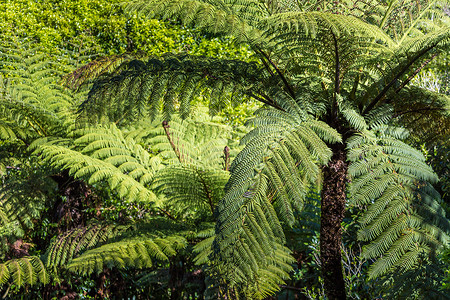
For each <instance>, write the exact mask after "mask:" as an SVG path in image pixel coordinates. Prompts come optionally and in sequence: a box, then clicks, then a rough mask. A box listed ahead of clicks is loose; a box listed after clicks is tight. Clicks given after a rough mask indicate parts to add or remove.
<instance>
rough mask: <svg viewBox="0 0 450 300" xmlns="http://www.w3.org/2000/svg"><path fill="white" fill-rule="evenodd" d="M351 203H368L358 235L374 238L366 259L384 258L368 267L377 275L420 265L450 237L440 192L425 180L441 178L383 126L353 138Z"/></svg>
mask: <svg viewBox="0 0 450 300" xmlns="http://www.w3.org/2000/svg"><path fill="white" fill-rule="evenodd" d="M348 147H349V159H350V160H351V161H352V162H353V163H352V164H351V165H350V168H349V174H350V175H351V176H352V185H351V187H350V190H349V192H350V194H351V199H352V203H353V204H356V205H360V206H363V205H367V209H366V210H365V212H364V213H363V215H362V217H361V218H360V222H361V229H360V231H359V233H358V237H359V239H361V240H363V241H370V242H371V243H370V244H369V245H367V246H366V247H365V248H364V251H363V255H364V256H365V257H366V258H375V257H380V256H382V257H381V258H380V259H378V260H377V261H376V263H374V264H373V265H372V266H371V268H370V272H369V274H370V276H372V277H377V276H379V275H382V274H385V273H386V272H393V271H394V270H396V269H400V271H406V270H408V269H411V268H414V267H416V266H417V265H418V264H419V263H420V262H421V261H422V260H423V258H422V256H423V255H426V254H425V253H427V254H431V252H434V251H435V249H436V248H438V247H439V246H441V245H446V244H447V243H448V241H449V236H448V234H449V232H450V223H449V222H448V220H447V219H446V216H445V211H444V210H443V209H442V208H441V207H440V204H439V202H440V197H439V194H438V193H437V192H436V191H435V190H434V189H433V187H432V186H431V185H429V184H426V183H423V182H424V181H429V182H434V181H436V180H437V176H436V175H435V174H434V173H433V171H432V169H431V168H430V167H429V166H428V165H426V164H425V158H424V157H423V155H422V154H421V153H420V152H419V151H417V150H415V149H413V148H412V147H410V146H408V145H407V144H405V143H403V142H401V141H400V140H398V134H396V132H395V130H393V129H391V128H389V127H386V126H382V127H379V128H374V131H372V132H369V131H368V132H365V133H363V134H361V135H357V136H354V137H353V138H351V139H349V143H348Z"/></svg>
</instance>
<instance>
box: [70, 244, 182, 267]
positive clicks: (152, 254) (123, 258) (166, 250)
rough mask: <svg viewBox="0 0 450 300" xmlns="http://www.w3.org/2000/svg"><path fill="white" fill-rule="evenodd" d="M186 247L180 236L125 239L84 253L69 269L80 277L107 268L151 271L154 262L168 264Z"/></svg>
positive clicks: (74, 260) (73, 261)
mask: <svg viewBox="0 0 450 300" xmlns="http://www.w3.org/2000/svg"><path fill="white" fill-rule="evenodd" d="M185 247H186V240H185V239H184V238H182V237H180V236H168V237H165V238H150V237H145V236H142V237H139V238H133V239H124V240H121V241H119V242H114V243H108V244H106V245H103V246H100V247H98V248H95V249H92V250H88V251H86V252H84V253H83V254H82V255H80V256H79V257H77V258H75V259H73V260H72V261H71V262H70V263H69V264H68V265H67V269H68V270H69V271H71V272H75V273H78V274H91V273H93V272H97V273H99V272H102V271H103V268H104V266H107V267H109V268H112V267H116V268H124V267H134V268H150V267H152V266H153V264H154V260H156V261H161V262H166V261H168V260H169V258H170V257H171V256H174V255H176V254H177V251H179V250H181V249H183V248H185Z"/></svg>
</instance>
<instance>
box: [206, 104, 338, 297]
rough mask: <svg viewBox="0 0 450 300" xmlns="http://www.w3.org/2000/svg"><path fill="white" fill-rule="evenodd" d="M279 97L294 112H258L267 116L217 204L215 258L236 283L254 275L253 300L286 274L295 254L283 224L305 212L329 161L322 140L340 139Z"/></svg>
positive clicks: (248, 290)
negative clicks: (310, 189) (312, 189)
mask: <svg viewBox="0 0 450 300" xmlns="http://www.w3.org/2000/svg"><path fill="white" fill-rule="evenodd" d="M279 101H280V103H281V104H282V105H283V106H284V107H285V109H286V110H288V112H289V113H288V112H286V113H285V112H281V111H275V110H270V109H269V110H261V111H260V112H259V113H260V114H261V115H262V117H261V118H259V117H258V116H257V117H256V118H255V119H254V120H253V123H254V124H257V125H258V126H257V127H256V128H255V129H254V130H253V131H251V132H250V133H249V134H248V135H247V136H246V137H244V139H243V142H245V143H246V144H247V145H246V147H245V148H244V149H243V150H242V152H241V153H239V154H238V156H237V157H236V158H235V160H234V161H233V164H232V167H231V178H230V180H229V181H228V183H227V186H226V194H225V196H224V198H223V199H222V200H221V201H220V202H219V205H218V208H217V210H218V221H217V227H216V232H217V237H216V240H215V242H214V257H215V258H216V259H218V260H219V261H221V262H222V264H223V265H222V266H221V271H222V272H223V273H222V274H221V275H222V276H223V277H224V279H226V280H227V282H229V284H230V285H231V286H234V285H236V284H243V280H248V278H251V279H252V280H251V282H254V284H248V283H247V284H245V286H246V288H245V292H244V293H246V294H248V296H249V297H253V298H264V297H266V296H267V295H270V294H271V293H273V292H274V291H275V290H277V289H278V287H277V285H278V284H280V283H281V282H282V280H283V279H285V278H286V276H285V275H287V273H288V272H289V270H290V267H289V262H290V261H291V260H290V259H291V258H289V257H290V256H289V251H288V250H287V249H286V248H284V247H283V246H282V244H283V243H284V242H285V241H284V234H283V232H282V230H281V222H285V223H286V224H287V225H292V223H293V221H294V218H293V212H294V211H301V209H302V206H303V201H304V198H305V195H306V191H307V189H308V185H309V184H311V183H313V182H314V180H315V178H316V177H317V176H318V174H319V169H318V167H317V162H320V163H326V162H327V161H328V160H329V159H330V157H331V151H329V149H328V147H327V146H326V144H325V143H324V142H323V139H326V140H329V141H333V142H337V141H340V136H339V135H338V134H337V133H336V132H334V131H333V130H332V129H331V128H329V127H328V128H327V126H326V125H325V124H323V123H321V122H318V121H315V120H311V119H309V118H308V117H307V114H304V113H302V109H301V108H300V107H299V106H298V104H297V103H296V102H294V101H292V100H288V98H284V101H291V102H290V103H283V102H281V100H279ZM269 116H270V117H269ZM316 128H322V130H320V131H317V132H316V130H315V129H316ZM321 136H323V139H322V138H321ZM271 201H273V203H271ZM275 209H276V210H277V211H278V214H277V212H276V210H275ZM280 220H281V222H280ZM277 249H278V250H277Z"/></svg>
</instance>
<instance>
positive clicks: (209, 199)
mask: <svg viewBox="0 0 450 300" xmlns="http://www.w3.org/2000/svg"><path fill="white" fill-rule="evenodd" d="M195 172H196V173H197V176H198V178H199V179H200V182H201V183H202V185H203V189H204V190H205V193H206V198H208V204H209V208H210V209H211V213H212V214H213V215H214V202H213V199H212V195H211V191H210V190H209V189H208V185H207V184H206V182H205V180H204V179H203V177H202V175H201V174H199V172H198V170H197V169H195Z"/></svg>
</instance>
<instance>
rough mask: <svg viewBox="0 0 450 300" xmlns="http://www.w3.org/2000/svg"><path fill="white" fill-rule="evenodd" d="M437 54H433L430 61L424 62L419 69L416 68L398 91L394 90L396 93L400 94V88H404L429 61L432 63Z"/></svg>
mask: <svg viewBox="0 0 450 300" xmlns="http://www.w3.org/2000/svg"><path fill="white" fill-rule="evenodd" d="M438 55H439V53H435V54H433V56H431V57H430V59H428V60H426V61H425V62H424V63H423V64H422V65H421V66H420V67H418V68H417V69H416V70H415V71H414V72H413V73H412V74H411V75H410V76H409V77H408V79H406V80H405V81H404V82H403V83H402V84H401V85H400V87H399V88H398V89H396V90H395V92H396V93H398V92H400V90H401V89H402V88H404V87H405V86H406V85H407V84H408V83H409V82H410V81H411V80H412V79H413V78H414V77H415V76H416V75H417V74H418V73H419V72H420V71H421V70H422V69H423V68H424V67H425V66H426V65H427V64H428V63H429V62H430V61H432V60H433V59H434V58H435V57H436V56H438Z"/></svg>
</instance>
